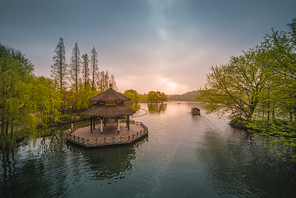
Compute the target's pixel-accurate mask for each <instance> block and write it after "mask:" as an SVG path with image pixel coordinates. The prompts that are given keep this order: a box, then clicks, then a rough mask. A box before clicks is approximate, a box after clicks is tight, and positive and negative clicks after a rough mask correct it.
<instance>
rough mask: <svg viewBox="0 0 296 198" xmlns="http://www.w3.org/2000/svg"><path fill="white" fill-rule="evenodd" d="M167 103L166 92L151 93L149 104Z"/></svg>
mask: <svg viewBox="0 0 296 198" xmlns="http://www.w3.org/2000/svg"><path fill="white" fill-rule="evenodd" d="M164 101H167V97H166V95H165V93H164V92H160V91H150V92H149V93H148V96H147V102H164Z"/></svg>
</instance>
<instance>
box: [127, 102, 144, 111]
mask: <svg viewBox="0 0 296 198" xmlns="http://www.w3.org/2000/svg"><path fill="white" fill-rule="evenodd" d="M126 106H128V107H129V108H131V109H133V110H135V111H138V110H139V109H140V108H141V106H140V105H139V104H136V103H126Z"/></svg>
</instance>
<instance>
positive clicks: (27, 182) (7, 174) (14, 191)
mask: <svg viewBox="0 0 296 198" xmlns="http://www.w3.org/2000/svg"><path fill="white" fill-rule="evenodd" d="M52 130H54V131H52V134H53V135H51V136H49V137H43V138H38V139H32V140H30V141H28V142H25V141H24V142H22V143H21V146H20V147H18V148H16V150H15V153H12V154H11V155H10V157H7V158H5V160H4V158H3V161H2V163H0V164H1V168H0V194H1V195H4V197H60V196H61V195H63V193H64V192H65V191H66V190H67V186H66V185H65V183H66V179H67V174H68V172H67V171H66V170H67V169H66V167H67V163H66V162H67V160H66V159H67V156H66V155H65V153H66V152H65V143H64V142H65V138H64V136H63V130H62V129H61V128H60V129H52ZM2 179H3V180H2ZM20 187H21V188H20ZM53 189H54V190H53Z"/></svg>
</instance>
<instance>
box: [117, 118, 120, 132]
mask: <svg viewBox="0 0 296 198" xmlns="http://www.w3.org/2000/svg"><path fill="white" fill-rule="evenodd" d="M117 131H118V133H119V131H120V122H119V119H118V118H117Z"/></svg>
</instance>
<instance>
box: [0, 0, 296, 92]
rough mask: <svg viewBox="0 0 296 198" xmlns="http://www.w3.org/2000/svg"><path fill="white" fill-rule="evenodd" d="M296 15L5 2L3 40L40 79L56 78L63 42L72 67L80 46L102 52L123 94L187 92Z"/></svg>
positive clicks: (230, 6)
mask: <svg viewBox="0 0 296 198" xmlns="http://www.w3.org/2000/svg"><path fill="white" fill-rule="evenodd" d="M294 17H296V0H2V1H1V6H0V42H1V43H2V44H5V45H8V46H11V47H13V48H15V49H20V50H21V51H22V52H23V53H25V54H26V57H27V58H29V59H30V60H31V61H32V63H33V64H34V65H35V74H36V75H37V76H45V77H50V66H51V65H52V64H53V60H52V57H53V56H54V50H55V48H56V46H57V44H58V41H59V38H60V37H62V38H63V39H64V42H65V47H66V61H67V63H70V57H71V53H72V50H73V47H74V44H75V42H77V43H78V46H79V49H80V54H81V55H82V54H84V53H87V54H88V55H90V52H91V49H92V47H93V46H94V47H95V48H96V50H97V52H98V54H99V69H100V70H101V71H102V70H108V72H109V74H114V76H115V80H116V82H117V86H118V88H119V91H121V92H124V91H125V90H126V89H135V90H137V91H138V92H139V93H148V92H149V91H152V90H154V91H162V92H165V93H167V94H178V93H179V94H182V93H185V92H188V91H192V90H196V89H198V88H200V87H203V86H204V84H205V82H206V74H207V73H209V72H210V69H209V68H210V66H211V65H220V64H225V63H227V62H228V61H229V58H230V56H231V55H234V56H237V55H240V54H242V50H245V51H246V50H248V49H249V48H253V47H255V46H256V45H258V44H260V42H261V41H263V37H264V36H265V34H267V33H270V32H271V28H272V27H274V29H275V30H284V31H287V30H288V29H287V27H286V24H288V23H290V22H291V21H292V18H294Z"/></svg>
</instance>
